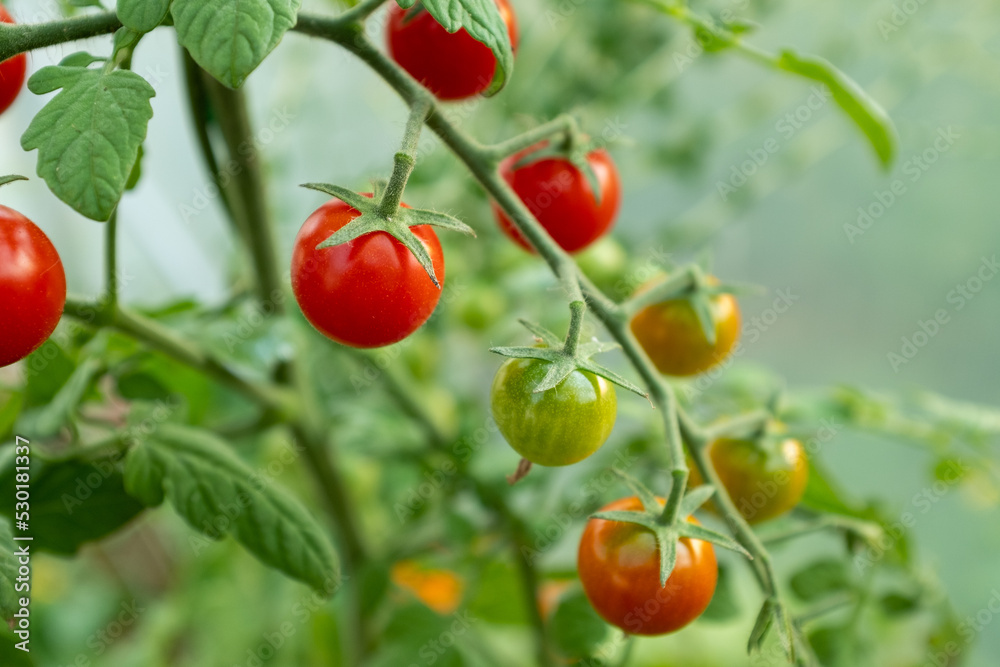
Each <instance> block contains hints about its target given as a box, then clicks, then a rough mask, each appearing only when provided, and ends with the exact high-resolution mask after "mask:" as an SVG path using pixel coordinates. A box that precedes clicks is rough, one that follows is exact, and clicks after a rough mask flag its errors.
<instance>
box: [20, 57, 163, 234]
mask: <svg viewBox="0 0 1000 667" xmlns="http://www.w3.org/2000/svg"><path fill="white" fill-rule="evenodd" d="M71 58H72V57H71ZM67 60H70V59H67ZM67 60H64V61H63V62H66V61H67ZM82 60H83V59H82V58H78V59H76V60H70V62H78V61H82ZM28 88H29V90H31V92H33V93H35V94H36V95H43V94H45V93H50V92H52V91H54V90H59V89H62V90H61V92H59V94H57V95H56V96H55V97H54V98H53V99H51V100H50V101H49V102H48V103H47V104H46V105H45V106H44V107H43V108H42V110H41V111H40V112H38V115H36V116H35V117H34V119H32V121H31V124H30V125H29V126H28V129H27V130H26V131H25V133H24V135H23V136H22V137H21V147H22V148H24V150H26V151H31V150H35V149H38V175H39V176H41V177H42V178H43V179H45V182H46V183H47V184H48V186H49V189H50V190H52V192H53V194H55V195H56V196H57V197H59V199H61V200H63V201H64V202H66V203H67V204H69V205H70V206H72V207H73V208H74V209H76V210H77V211H78V212H80V213H81V214H82V215H84V216H86V217H88V218H90V219H92V220H102V221H103V220H107V219H108V218H109V217H111V212H112V211H114V210H115V207H116V206H117V205H118V202H119V200H120V199H121V196H122V193H123V192H124V191H125V184H126V183H127V182H128V178H129V175H130V174H131V173H132V169H133V167H134V166H135V162H136V160H137V159H138V155H139V146H141V145H142V142H143V140H144V139H145V138H146V128H147V126H148V124H149V120H150V119H151V118H152V117H153V107H152V106H151V105H150V103H149V100H150V99H151V98H153V97H154V96H155V95H156V91H154V90H153V87H152V86H150V85H149V84H148V83H147V82H146V81H145V79H143V78H142V77H141V76H139V75H138V74H136V73H134V72H130V71H126V70H114V71H111V72H106V71H104V69H87V68H86V67H81V66H67V65H58V66H53V67H44V68H42V69H41V70H39V71H38V72H36V73H35V74H34V75H33V76H32V77H31V79H29V80H28Z"/></svg>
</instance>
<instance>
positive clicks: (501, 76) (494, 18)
mask: <svg viewBox="0 0 1000 667" xmlns="http://www.w3.org/2000/svg"><path fill="white" fill-rule="evenodd" d="M412 4H413V3H409V5H406V4H404V3H403V2H400V3H399V5H400V7H402V8H403V9H407V8H408V6H412ZM423 6H424V7H425V8H426V9H427V11H429V12H430V13H431V16H433V17H434V19H435V20H436V21H437V22H438V23H440V24H441V25H442V26H444V29H445V30H447V31H448V32H452V33H453V32H458V31H459V30H461V29H462V28H465V30H466V32H468V33H469V35H471V36H472V38H473V39H475V40H476V41H478V42H482V43H483V44H485V45H486V46H488V47H489V48H490V50H491V51H492V52H493V55H494V56H495V57H496V59H497V69H496V74H495V75H494V77H493V82H492V83H491V84H490V87H489V88H488V89H487V90H486V91H485V92H484V93H483V94H484V95H487V96H489V95H494V94H496V93H497V92H499V91H500V89H501V88H503V86H504V84H505V83H506V81H507V80H508V79H509V78H510V74H511V72H512V71H513V70H514V50H513V48H512V47H511V42H510V35H509V34H508V32H507V24H506V23H504V20H503V18H502V17H501V16H500V10H499V8H498V7H497V4H496V2H495V1H494V0H423Z"/></svg>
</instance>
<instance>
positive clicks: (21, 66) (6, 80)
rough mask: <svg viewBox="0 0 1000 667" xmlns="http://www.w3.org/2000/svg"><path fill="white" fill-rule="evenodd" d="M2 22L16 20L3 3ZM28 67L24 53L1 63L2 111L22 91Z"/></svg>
mask: <svg viewBox="0 0 1000 667" xmlns="http://www.w3.org/2000/svg"><path fill="white" fill-rule="evenodd" d="M0 22H3V23H13V22H14V19H12V18H11V16H10V14H8V13H7V10H6V9H4V7H3V5H0ZM27 69H28V59H27V58H26V57H25V55H24V54H23V53H22V54H20V55H17V56H14V57H13V58H9V59H7V60H5V61H3V62H2V63H0V113H3V112H4V111H6V110H7V108H8V107H10V105H11V104H13V103H14V100H15V99H16V98H17V96H18V94H19V93H20V92H21V87H22V86H23V85H24V73H25V72H26V71H27Z"/></svg>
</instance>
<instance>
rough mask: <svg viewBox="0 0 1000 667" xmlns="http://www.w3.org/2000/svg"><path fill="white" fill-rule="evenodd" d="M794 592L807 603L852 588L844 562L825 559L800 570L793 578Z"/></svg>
mask: <svg viewBox="0 0 1000 667" xmlns="http://www.w3.org/2000/svg"><path fill="white" fill-rule="evenodd" d="M790 583H791V586H792V590H793V591H795V594H796V595H797V596H798V597H799V598H801V599H802V600H804V601H806V602H812V601H815V600H818V599H820V598H823V597H826V596H828V595H832V594H834V593H839V592H841V591H844V590H847V589H848V588H850V586H851V584H850V581H849V580H848V577H847V570H846V569H845V567H844V563H843V561H839V560H833V559H823V560H819V561H816V562H815V563H812V564H811V565H808V566H806V567H805V568H803V569H801V570H799V571H798V572H796V573H795V574H794V575H792V578H791V582H790Z"/></svg>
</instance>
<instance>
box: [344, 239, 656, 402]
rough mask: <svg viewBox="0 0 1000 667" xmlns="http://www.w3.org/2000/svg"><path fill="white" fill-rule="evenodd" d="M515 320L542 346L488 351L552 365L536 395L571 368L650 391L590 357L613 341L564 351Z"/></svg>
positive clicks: (543, 332)
mask: <svg viewBox="0 0 1000 667" xmlns="http://www.w3.org/2000/svg"><path fill="white" fill-rule="evenodd" d="M345 228H346V225H345ZM518 321H519V322H520V323H521V324H522V325H523V326H524V328H525V329H527V330H528V331H530V332H531V333H532V335H534V336H535V338H536V339H537V340H538V342H539V343H541V344H542V345H544V346H545V347H526V346H515V347H507V346H501V347H491V348H490V352H492V353H494V354H499V355H500V356H503V357H511V358H514V359H540V360H542V361H547V362H548V363H550V364H552V368H550V369H549V370H548V372H547V373H546V374H545V377H543V378H542V379H541V380H540V381H539V383H538V385H536V387H535V389H534V393H536V394H537V393H540V392H543V391H548V390H549V389H553V388H554V387H556V386H558V385H559V383H561V382H562V381H563V380H565V379H566V378H567V377H569V376H570V375H571V374H572V373H573V371H577V370H579V371H586V372H587V373H592V374H594V375H597V376H600V377H602V378H604V379H605V380H607V381H608V382H611V383H613V384H616V385H618V386H619V387H621V388H622V389H627V390H629V391H631V392H633V393H636V394H638V395H639V396H642V397H643V398H649V394H647V393H646V392H644V391H643V390H642V389H641V388H640V387H638V386H637V385H635V384H633V383H632V382H630V381H628V380H626V379H625V378H623V377H622V376H621V375H618V374H617V373H615V372H614V371H612V370H609V369H607V368H605V367H604V366H601V365H600V364H597V363H595V362H593V361H591V360H590V357H591V356H592V355H594V354H599V353H601V352H607V351H609V350H613V349H616V348H617V345H615V344H613V343H601V342H599V341H590V342H587V343H581V344H580V345H578V346H577V348H576V352H575V353H574V354H570V353H568V352H566V350H565V348H564V346H563V341H562V340H561V339H560V338H559V337H558V336H556V335H555V334H554V333H552V332H551V331H549V330H548V329H546V328H545V327H543V326H541V325H540V324H535V323H533V322H529V321H527V320H523V319H522V320H518Z"/></svg>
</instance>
